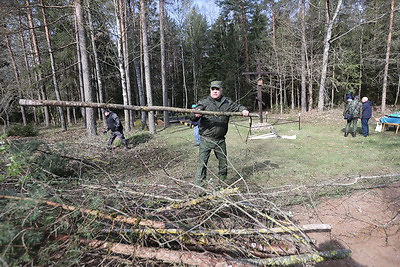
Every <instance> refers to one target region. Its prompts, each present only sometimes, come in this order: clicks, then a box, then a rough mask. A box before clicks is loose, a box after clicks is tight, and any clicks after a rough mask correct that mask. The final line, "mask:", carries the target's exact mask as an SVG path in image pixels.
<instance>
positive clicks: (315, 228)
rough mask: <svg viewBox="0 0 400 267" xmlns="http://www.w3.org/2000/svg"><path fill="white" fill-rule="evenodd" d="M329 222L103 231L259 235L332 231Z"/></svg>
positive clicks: (198, 234) (112, 230) (194, 234)
mask: <svg viewBox="0 0 400 267" xmlns="http://www.w3.org/2000/svg"><path fill="white" fill-rule="evenodd" d="M331 229H332V228H331V226H330V225H329V224H306V225H303V226H300V227H294V226H287V227H285V228H282V227H275V228H260V229H204V230H188V231H185V230H182V229H132V228H111V229H104V230H103V232H106V233H109V232H116V233H119V232H125V233H128V232H129V233H137V234H172V235H184V234H187V235H192V236H213V235H220V236H224V235H258V234H287V233H291V232H299V231H302V232H321V231H323V232H330V231H331Z"/></svg>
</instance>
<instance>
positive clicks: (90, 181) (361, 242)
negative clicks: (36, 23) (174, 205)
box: [0, 109, 400, 267]
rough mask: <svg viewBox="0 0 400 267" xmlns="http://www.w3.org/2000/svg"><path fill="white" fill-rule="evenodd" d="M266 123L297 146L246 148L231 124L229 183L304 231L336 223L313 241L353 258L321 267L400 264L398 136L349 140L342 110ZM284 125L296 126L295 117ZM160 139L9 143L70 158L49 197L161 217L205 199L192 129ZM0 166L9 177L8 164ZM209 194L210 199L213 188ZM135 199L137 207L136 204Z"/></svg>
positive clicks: (52, 132) (78, 131) (278, 143)
mask: <svg viewBox="0 0 400 267" xmlns="http://www.w3.org/2000/svg"><path fill="white" fill-rule="evenodd" d="M269 116H270V118H269V122H270V123H272V124H275V125H274V131H276V132H277V133H279V134H280V135H287V136H296V139H294V140H286V139H283V138H274V139H267V140H253V141H249V140H247V135H248V128H247V127H248V123H247V122H245V121H243V120H241V119H233V120H232V123H231V125H230V130H229V133H228V136H227V146H228V157H229V163H230V166H229V173H230V174H231V177H230V178H231V180H235V179H238V178H242V180H241V182H240V183H238V184H237V185H238V186H239V188H240V190H241V191H242V192H243V193H241V195H240V197H247V198H248V199H247V200H249V201H250V200H251V199H252V198H253V197H254V198H255V199H256V197H257V196H258V197H262V196H265V197H263V200H262V201H265V203H270V202H273V205H274V206H275V207H276V208H278V209H280V210H282V211H283V212H284V213H287V214H289V213H290V214H292V215H291V216H292V217H291V220H293V221H294V222H295V223H296V224H297V225H303V224H311V223H320V224H330V225H331V226H332V231H331V232H330V233H329V234H327V233H309V234H308V235H309V237H310V238H313V239H315V241H316V244H315V245H316V246H317V247H318V248H319V249H320V250H332V249H350V250H352V256H351V257H350V258H348V259H345V260H341V261H332V262H325V263H318V264H316V265H317V266H354V267H355V266H374V267H375V266H395V265H398V264H399V263H400V204H399V203H400V156H399V155H400V139H399V138H400V136H396V135H395V134H394V132H393V129H390V130H389V131H386V132H384V133H377V132H374V126H375V120H374V119H371V122H370V132H371V136H370V137H367V138H364V137H362V136H360V135H358V136H357V137H356V138H351V137H348V138H344V137H343V127H344V124H345V123H344V121H343V119H342V116H341V110H339V109H337V110H331V111H327V112H324V113H322V114H320V113H317V112H309V113H307V114H306V115H304V117H302V118H301V120H302V121H301V123H302V124H301V130H300V129H297V127H298V126H297V122H294V123H289V124H283V123H280V122H279V121H278V120H274V118H278V117H282V116H279V115H277V114H275V115H274V114H271V115H269ZM284 117H285V118H286V119H288V120H296V119H297V116H296V114H285V115H284ZM376 117H379V114H378V113H377V115H376ZM135 129H136V128H135ZM157 131H158V133H157V135H155V136H150V135H149V134H147V133H143V132H142V131H140V130H132V131H131V132H126V133H125V135H126V137H127V138H128V140H129V142H130V144H131V147H132V149H131V150H125V149H124V148H123V147H122V146H121V142H120V141H119V140H116V142H115V143H114V148H113V149H107V148H106V142H107V137H108V136H103V135H99V136H94V137H88V136H87V134H86V130H85V129H83V128H82V127H81V126H74V127H71V128H70V129H69V130H68V131H67V132H61V131H60V129H58V128H53V129H42V130H41V131H40V134H39V136H37V137H33V138H31V137H29V138H19V137H10V138H9V141H11V142H12V143H19V142H26V141H29V140H40V141H41V142H45V144H46V146H47V148H46V149H47V150H46V151H51V153H53V152H55V151H56V152H57V153H58V154H61V155H63V156H62V157H63V158H67V159H69V160H70V162H69V163H68V166H64V167H63V166H61V165H60V166H59V167H61V168H64V169H62V170H55V171H57V172H58V173H59V174H58V175H60V176H53V177H58V178H56V179H53V180H52V181H49V182H48V183H47V185H46V188H50V189H51V190H50V189H49V192H51V193H50V195H51V196H53V197H57V198H58V199H63V200H64V201H65V202H69V203H75V205H78V203H79V205H80V204H82V205H89V204H90V203H95V204H96V205H100V207H101V208H103V209H112V210H113V211H119V212H122V214H124V213H127V214H135V213H137V212H138V211H140V209H139V203H145V204H146V205H149V206H148V207H146V209H154V207H153V206H154V205H165V201H166V200H168V201H171V199H173V198H176V199H188V198H189V199H190V198H193V197H195V196H197V194H198V188H196V187H193V185H192V184H191V183H192V182H193V178H194V172H195V169H196V161H197V147H195V146H193V144H194V138H193V130H192V129H191V128H189V127H187V126H185V125H182V124H173V125H171V127H170V128H167V129H163V128H162V127H158V128H157ZM99 132H101V127H99ZM257 134H258V133H254V132H253V133H252V135H257ZM42 150H44V148H42ZM42 152H43V151H42ZM45 154H50V153H49V152H46V153H45ZM53 165H54V164H53ZM0 167H2V168H1V169H0V170H2V171H3V170H4V166H0ZM52 167H53V168H54V167H55V166H52ZM67 167H68V168H67ZM71 167H72V169H73V171H72V172H73V173H72V174H71V173H70V174H68V175H69V176H70V177H77V178H74V179H77V181H79V182H78V183H77V184H75V180H72V181H71V182H70V183H69V184H68V183H65V182H64V181H62V180H63V179H62V178H61V177H62V175H64V174H63V171H67V169H70V168H71ZM41 168H44V167H41ZM216 168H217V163H216V160H215V158H214V156H213V155H212V156H211V158H210V163H209V174H208V175H209V176H213V175H214V173H215V170H216ZM70 171H71V170H69V172H70ZM13 179H14V178H12V179H9V180H7V179H6V180H5V181H4V182H3V185H4V188H5V191H2V192H3V193H4V192H6V193H9V192H8V191H7V189H6V188H7V187H10V188H11V189H10V190H11V191H13V190H15V188H17V187H15V186H16V185H14V184H15V183H16V182H15V180H13ZM18 184H19V183H18ZM33 184H35V182H34V183H33ZM40 184H43V180H42V181H41V182H40ZM30 186H32V185H30ZM21 187H23V190H22V191H26V190H27V189H28V187H27V184H24V185H23V186H21ZM63 187H64V188H63ZM128 189H129V190H128ZM196 190H197V191H196ZM11 191H10V192H11ZM55 192H57V193H55ZM142 192H145V193H146V194H148V195H153V196H154V195H157V198H155V200H154V199H153V200H151V202H149V200H148V199H147V200H146V199H145V197H144V196H145V193H143V196H142V197H140V194H141V193H142ZM206 192H207V193H210V194H212V188H209V189H207V191H206ZM134 196H135V197H136V196H138V197H140V198H138V199H136V198H135V197H134ZM45 197H46V196H45ZM132 199H135V200H137V201H138V202H137V203H132ZM99 203H100V204H99ZM0 204H1V201H0ZM124 204H125V206H124ZM217 210H218V208H217V209H216V211H217ZM208 212H210V211H208ZM181 215H182V214H181V213H177V216H178V217H179V216H181ZM174 216H175V215H174ZM201 216H208V215H207V213H204V215H201ZM201 216H200V215H199V219H201V218H202V217H201ZM178 217H176V219H177V220H178V219H180V218H178ZM185 220H187V219H185ZM244 224H245V222H244ZM143 266H145V265H143ZM146 266H147V265H146Z"/></svg>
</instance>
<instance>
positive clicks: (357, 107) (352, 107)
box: [343, 96, 362, 137]
mask: <svg viewBox="0 0 400 267" xmlns="http://www.w3.org/2000/svg"><path fill="white" fill-rule="evenodd" d="M361 112H362V104H361V103H360V97H359V96H356V97H355V98H354V100H351V99H348V104H347V105H346V108H345V110H344V112H343V116H344V115H345V114H349V115H351V116H352V117H351V118H347V124H346V129H345V132H344V137H347V136H348V135H349V132H350V133H351V136H353V137H356V132H357V120H358V118H359V117H360V116H361Z"/></svg>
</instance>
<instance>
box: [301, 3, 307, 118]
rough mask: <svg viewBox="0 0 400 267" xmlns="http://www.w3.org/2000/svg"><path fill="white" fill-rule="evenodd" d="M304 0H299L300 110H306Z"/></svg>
mask: <svg viewBox="0 0 400 267" xmlns="http://www.w3.org/2000/svg"><path fill="white" fill-rule="evenodd" d="M305 2H306V1H305V0H301V112H306V111H307V93H306V92H307V88H306V78H307V71H306V51H307V43H306V21H305V9H306V4H305Z"/></svg>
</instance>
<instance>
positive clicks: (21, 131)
mask: <svg viewBox="0 0 400 267" xmlns="http://www.w3.org/2000/svg"><path fill="white" fill-rule="evenodd" d="M6 133H7V135H8V136H23V137H28V136H37V135H38V134H39V130H38V129H36V128H35V126H34V125H33V124H28V125H26V126H24V125H22V124H16V125H14V126H11V128H9V129H7V131H6Z"/></svg>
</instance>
